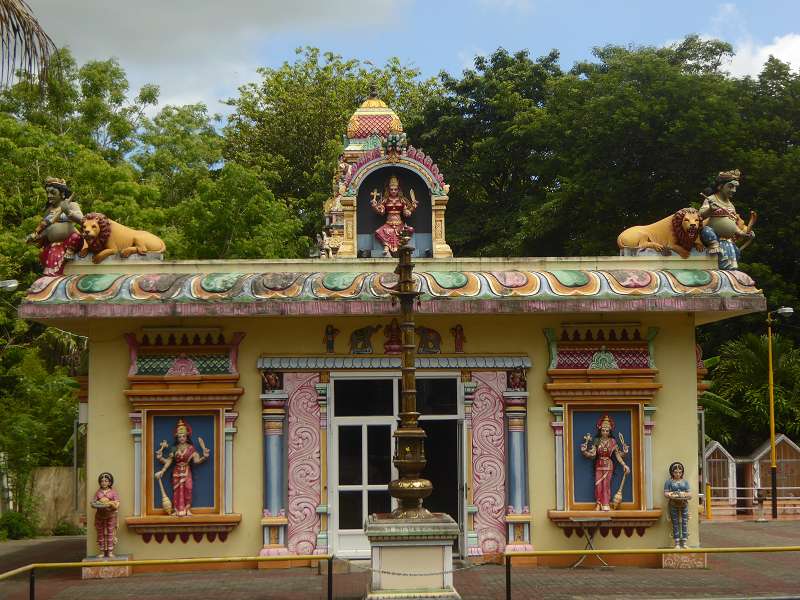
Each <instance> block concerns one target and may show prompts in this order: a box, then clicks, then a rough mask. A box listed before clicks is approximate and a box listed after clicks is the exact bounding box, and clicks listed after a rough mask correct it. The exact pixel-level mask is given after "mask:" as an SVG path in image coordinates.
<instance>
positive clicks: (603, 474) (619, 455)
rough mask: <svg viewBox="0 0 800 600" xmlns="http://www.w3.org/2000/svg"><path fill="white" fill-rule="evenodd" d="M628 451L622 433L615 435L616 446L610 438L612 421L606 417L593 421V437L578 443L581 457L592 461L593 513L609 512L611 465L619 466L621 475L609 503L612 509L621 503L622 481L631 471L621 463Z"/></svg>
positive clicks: (612, 466) (612, 467)
mask: <svg viewBox="0 0 800 600" xmlns="http://www.w3.org/2000/svg"><path fill="white" fill-rule="evenodd" d="M629 450H630V448H629V447H628V445H627V444H626V443H625V439H624V438H623V437H622V434H621V433H620V434H619V445H617V441H616V440H615V439H614V419H612V418H611V417H610V416H609V415H603V416H602V417H600V419H598V421H597V437H595V438H594V440H593V439H592V434H591V433H587V434H586V435H584V436H583V443H582V444H581V454H582V455H583V456H585V457H586V458H591V459H593V460H594V461H595V462H594V498H595V502H596V504H595V510H603V511H609V510H611V504H612V498H611V479H612V477H613V476H614V462H613V460H612V459H614V458H616V460H617V462H619V464H620V465H622V470H623V472H624V474H623V476H622V482H621V483H620V486H619V489H618V490H617V493H616V494H614V498H613V503H614V505H615V508H616V507H617V506H619V504H621V503H622V489H623V487H624V485H625V478H626V477H627V476H628V474H629V473H630V472H631V468H630V467H629V466H628V465H626V464H625V460H624V458H625V456H627V454H628V452H629Z"/></svg>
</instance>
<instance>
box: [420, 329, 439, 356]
mask: <svg viewBox="0 0 800 600" xmlns="http://www.w3.org/2000/svg"><path fill="white" fill-rule="evenodd" d="M416 333H417V335H418V336H419V344H418V345H417V353H418V354H439V353H440V352H441V351H442V336H441V335H440V334H439V332H438V331H436V330H435V329H431V328H430V327H417V329H416Z"/></svg>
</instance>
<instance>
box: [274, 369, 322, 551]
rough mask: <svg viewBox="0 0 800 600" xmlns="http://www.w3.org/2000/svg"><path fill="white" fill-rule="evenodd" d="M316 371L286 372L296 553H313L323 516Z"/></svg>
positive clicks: (290, 534) (291, 534) (291, 536)
mask: <svg viewBox="0 0 800 600" xmlns="http://www.w3.org/2000/svg"><path fill="white" fill-rule="evenodd" d="M317 382H319V375H317V374H316V373H285V374H284V376H283V387H284V389H285V390H286V392H287V393H288V394H289V400H288V402H287V412H288V415H289V428H288V432H287V434H288V435H287V444H288V452H287V454H288V459H289V510H288V514H287V515H286V516H287V518H288V520H289V525H288V527H287V538H288V540H287V544H286V545H287V547H288V549H289V552H291V553H293V554H313V553H314V549H315V547H316V544H317V534H318V533H319V528H320V517H319V515H318V514H317V506H319V503H320V458H319V444H320V435H319V404H318V403H317V391H316V388H315V387H314V385H315V384H316V383H317Z"/></svg>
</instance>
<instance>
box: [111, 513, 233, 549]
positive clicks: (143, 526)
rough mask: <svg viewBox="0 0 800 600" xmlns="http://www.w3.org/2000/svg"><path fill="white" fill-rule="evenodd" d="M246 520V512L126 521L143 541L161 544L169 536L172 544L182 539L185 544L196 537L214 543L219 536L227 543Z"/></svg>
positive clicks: (143, 518) (154, 517)
mask: <svg viewBox="0 0 800 600" xmlns="http://www.w3.org/2000/svg"><path fill="white" fill-rule="evenodd" d="M241 520H242V515H237V514H230V515H192V516H190V517H180V518H175V517H166V516H149V517H128V518H126V519H125V524H126V525H127V527H128V529H130V530H131V531H133V532H134V533H137V534H139V535H141V536H142V540H143V541H144V542H145V543H148V542H149V541H150V540H151V538H152V539H155V541H156V542H157V543H159V544H160V543H161V542H162V541H164V539H166V540H167V541H168V542H169V543H172V542H174V541H175V539H176V538H177V539H180V541H182V542H183V543H186V542H188V541H189V539H193V540H194V541H195V542H200V541H201V540H202V539H203V536H205V538H206V539H207V540H208V541H209V542H213V541H214V540H215V539H217V538H219V540H220V541H221V542H224V541H225V540H226V539H227V537H228V533H230V531H231V530H233V528H234V527H236V526H237V525H238V524H239V523H240V522H241Z"/></svg>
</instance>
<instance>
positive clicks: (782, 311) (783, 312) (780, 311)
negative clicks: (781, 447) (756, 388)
mask: <svg viewBox="0 0 800 600" xmlns="http://www.w3.org/2000/svg"><path fill="white" fill-rule="evenodd" d="M793 313H794V309H793V308H792V307H790V306H781V307H780V308H776V309H775V310H771V311H769V312H768V313H767V360H768V361H769V369H768V370H769V458H770V469H769V471H770V477H771V482H772V518H773V519H777V518H778V461H777V457H776V452H775V385H774V382H773V373H772V321H773V319H772V315H773V314H776V315H779V316H781V317H789V316H791V315H792V314H793Z"/></svg>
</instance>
